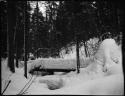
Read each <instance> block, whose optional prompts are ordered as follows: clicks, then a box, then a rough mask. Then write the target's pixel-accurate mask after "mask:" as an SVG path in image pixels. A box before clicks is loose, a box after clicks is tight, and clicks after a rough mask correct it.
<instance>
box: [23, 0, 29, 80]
mask: <svg viewBox="0 0 125 96" xmlns="http://www.w3.org/2000/svg"><path fill="white" fill-rule="evenodd" d="M27 19H28V18H27V1H25V2H24V76H25V77H26V78H27Z"/></svg>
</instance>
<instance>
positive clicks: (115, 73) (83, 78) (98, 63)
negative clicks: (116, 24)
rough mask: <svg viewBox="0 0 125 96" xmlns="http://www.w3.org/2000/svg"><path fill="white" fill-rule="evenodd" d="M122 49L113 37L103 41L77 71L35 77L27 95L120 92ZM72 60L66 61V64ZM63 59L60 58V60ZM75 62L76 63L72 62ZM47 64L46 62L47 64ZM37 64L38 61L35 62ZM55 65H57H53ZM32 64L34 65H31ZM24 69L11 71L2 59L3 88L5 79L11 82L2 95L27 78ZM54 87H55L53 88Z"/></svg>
mask: <svg viewBox="0 0 125 96" xmlns="http://www.w3.org/2000/svg"><path fill="white" fill-rule="evenodd" d="M121 53H122V50H121V48H120V47H119V46H117V45H116V43H115V41H114V40H113V39H106V40H104V41H103V42H102V43H101V45H100V47H99V50H98V51H97V53H96V54H95V56H93V57H91V58H90V59H89V58H88V59H87V60H86V61H85V62H84V63H89V64H88V66H87V67H85V68H80V74H77V72H69V73H65V72H55V74H54V75H46V76H37V77H36V76H34V78H36V79H35V80H34V81H33V84H32V85H31V86H30V87H29V89H28V90H27V93H26V94H27V95H33V94H34V95H44V94H48V95H51V94H70V95H71V94H77V95H123V94H124V78H123V77H124V76H123V70H122V68H123V67H122V54H121ZM40 60H41V59H38V60H34V61H33V60H32V61H28V64H29V65H30V66H31V65H32V64H35V63H39V62H40ZM51 60H52V61H53V62H54V63H55V61H58V60H59V61H58V62H60V61H61V60H60V59H56V60H54V59H52V58H51V59H50V58H49V60H48V59H46V60H45V59H44V61H45V62H50V64H51V63H52V61H51ZM72 60H73V59H71V60H69V64H70V62H73V61H72ZM61 62H62V61H61ZM75 63H76V62H75ZM50 64H48V65H50ZM36 65H37V64H36ZM55 65H56V66H58V65H57V64H55ZM32 67H33V65H32ZM30 68H31V67H29V70H30ZM23 69H24V68H23V67H22V68H18V69H17V68H16V72H15V73H14V74H12V73H11V72H10V71H9V69H8V68H7V59H6V60H2V91H3V89H4V86H5V81H6V80H11V83H10V85H9V87H8V88H7V90H6V91H5V93H4V95H15V94H18V93H19V92H20V90H21V89H22V88H23V87H24V86H25V84H26V83H27V82H28V81H29V80H30V78H31V75H30V74H28V78H27V79H26V78H25V77H24V70H23ZM54 89H55V90H54Z"/></svg>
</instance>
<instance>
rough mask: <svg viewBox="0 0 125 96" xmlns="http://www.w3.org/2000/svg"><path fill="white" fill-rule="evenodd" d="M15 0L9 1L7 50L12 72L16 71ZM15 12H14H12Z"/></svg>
mask: <svg viewBox="0 0 125 96" xmlns="http://www.w3.org/2000/svg"><path fill="white" fill-rule="evenodd" d="M15 9H16V8H15V2H14V1H7V12H8V13H7V14H8V16H7V19H8V25H7V27H8V28H7V49H8V50H7V51H8V67H9V68H10V71H11V72H13V73H14V72H15V66H14V26H15ZM12 13H13V14H12Z"/></svg>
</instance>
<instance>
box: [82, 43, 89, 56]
mask: <svg viewBox="0 0 125 96" xmlns="http://www.w3.org/2000/svg"><path fill="white" fill-rule="evenodd" d="M83 44H84V48H85V55H86V57H88V54H87V49H86V44H85V41H84V43H83Z"/></svg>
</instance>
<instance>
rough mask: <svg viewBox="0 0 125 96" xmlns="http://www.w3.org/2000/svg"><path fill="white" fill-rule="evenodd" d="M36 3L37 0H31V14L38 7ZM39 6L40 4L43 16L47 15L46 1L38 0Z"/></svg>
mask: <svg viewBox="0 0 125 96" xmlns="http://www.w3.org/2000/svg"><path fill="white" fill-rule="evenodd" d="M36 3H37V1H30V4H31V8H32V10H31V14H32V13H33V11H34V8H36ZM38 6H39V9H40V11H41V12H42V13H43V16H44V17H45V16H46V14H45V11H46V7H45V6H46V3H45V1H38Z"/></svg>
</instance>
